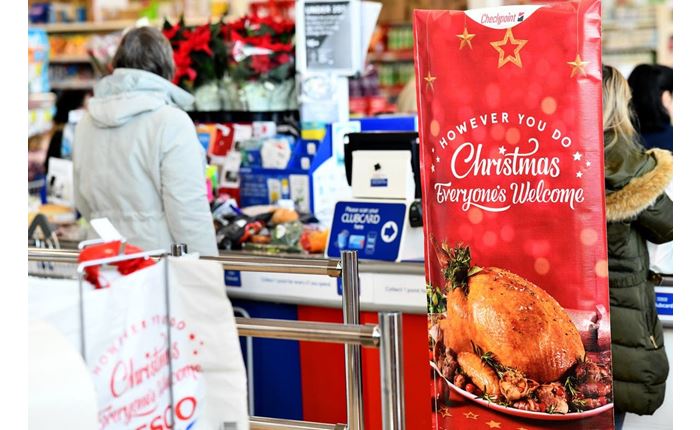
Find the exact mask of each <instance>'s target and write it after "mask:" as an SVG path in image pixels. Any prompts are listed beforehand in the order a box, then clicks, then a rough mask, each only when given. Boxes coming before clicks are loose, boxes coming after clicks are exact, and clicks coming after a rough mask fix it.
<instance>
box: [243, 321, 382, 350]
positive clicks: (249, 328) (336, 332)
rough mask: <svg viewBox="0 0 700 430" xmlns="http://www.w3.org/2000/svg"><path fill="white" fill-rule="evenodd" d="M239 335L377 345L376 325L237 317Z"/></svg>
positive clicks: (378, 335)
mask: <svg viewBox="0 0 700 430" xmlns="http://www.w3.org/2000/svg"><path fill="white" fill-rule="evenodd" d="M236 326H238V334H239V335H240V336H253V337H264V338H271V339H288V340H301V341H311V342H327V343H344V344H346V345H362V346H364V347H368V348H378V347H379V342H380V339H381V333H380V331H379V326H372V325H357V324H355V325H348V324H340V323H320V322H310V321H289V320H274V319H262V318H239V317H236Z"/></svg>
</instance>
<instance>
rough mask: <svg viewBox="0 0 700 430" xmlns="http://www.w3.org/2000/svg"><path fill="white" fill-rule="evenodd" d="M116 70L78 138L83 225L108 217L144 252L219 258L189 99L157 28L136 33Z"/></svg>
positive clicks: (99, 89) (101, 85)
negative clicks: (174, 248)
mask: <svg viewBox="0 0 700 430" xmlns="http://www.w3.org/2000/svg"><path fill="white" fill-rule="evenodd" d="M113 66H114V72H113V73H112V74H111V75H109V76H107V77H105V78H103V79H102V80H100V81H99V82H98V83H97V85H96V86H95V91H94V92H95V96H94V97H93V98H92V99H90V101H89V103H88V107H87V111H88V115H85V116H84V117H83V119H82V120H81V121H80V123H79V124H78V126H77V128H76V132H75V143H74V152H73V174H74V184H75V185H74V187H75V200H76V206H77V208H78V210H79V211H80V213H81V214H82V216H83V217H85V218H86V219H88V220H91V219H94V218H108V219H109V220H110V221H111V222H112V224H114V226H115V227H116V228H117V230H118V231H119V232H120V233H121V234H122V235H123V236H124V237H125V238H126V239H127V241H128V242H129V243H131V244H134V245H137V246H139V247H141V248H144V249H146V250H152V249H166V250H167V249H170V245H171V244H172V243H186V244H187V245H188V247H189V251H190V252H199V253H200V254H202V255H217V254H218V250H217V246H216V238H215V234H214V224H213V219H212V215H211V212H210V209H209V203H208V201H207V191H206V182H205V174H204V171H205V165H206V158H205V154H204V149H203V148H202V146H201V145H200V143H199V141H198V139H197V134H196V132H195V127H194V124H193V123H192V120H191V119H190V118H189V116H188V115H187V114H186V113H185V112H184V111H183V109H188V108H189V107H190V106H192V104H193V101H194V99H193V97H192V96H191V95H190V94H189V93H187V92H186V91H184V90H182V89H181V88H178V87H177V86H175V85H173V84H172V83H171V82H170V79H171V78H172V76H173V73H174V63H173V51H172V48H171V47H170V43H169V42H168V41H167V39H165V37H163V35H162V34H161V33H160V32H159V31H158V30H157V29H155V28H150V27H141V28H136V29H133V30H131V31H129V32H128V33H127V34H126V35H124V38H123V39H122V41H121V44H120V46H119V49H118V51H117V53H116V55H115V57H114V61H113Z"/></svg>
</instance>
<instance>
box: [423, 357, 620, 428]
mask: <svg viewBox="0 0 700 430" xmlns="http://www.w3.org/2000/svg"><path fill="white" fill-rule="evenodd" d="M430 366H431V367H432V368H433V369H434V370H435V372H437V374H438V375H440V378H442V379H443V380H444V382H446V383H447V385H448V386H449V387H450V389H451V390H452V391H454V392H456V393H458V394H459V395H461V396H463V397H466V398H467V399H469V400H472V401H474V402H476V403H478V404H480V405H482V406H484V407H487V408H489V409H493V410H496V411H499V412H502V413H504V414H508V415H513V416H516V417H521V418H530V419H537V420H542V421H574V420H580V419H584V418H590V417H593V416H596V415H599V414H602V413H603V412H605V411H608V410H610V409H612V408H613V404H612V403H608V404H607V405H604V406H601V407H599V408H595V409H591V410H588V411H583V412H569V413H567V414H548V413H545V412H531V411H525V410H522V409H516V408H510V407H507V406H502V405H499V404H497V403H493V402H489V401H487V400H484V399H482V398H480V397H479V396H477V395H476V394H473V393H470V392H468V391H465V390H463V389H461V388H459V387H457V386H456V385H454V384H453V383H452V382H450V381H448V380H447V378H445V377H444V376H442V373H440V371H439V370H438V367H437V365H436V364H435V363H434V362H433V361H431V362H430Z"/></svg>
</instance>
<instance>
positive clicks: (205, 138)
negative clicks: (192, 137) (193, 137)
mask: <svg viewBox="0 0 700 430" xmlns="http://www.w3.org/2000/svg"><path fill="white" fill-rule="evenodd" d="M197 137H198V138H199V143H201V144H202V147H203V148H204V150H205V151H206V150H208V149H209V144H210V143H211V142H210V140H211V135H210V134H209V133H197Z"/></svg>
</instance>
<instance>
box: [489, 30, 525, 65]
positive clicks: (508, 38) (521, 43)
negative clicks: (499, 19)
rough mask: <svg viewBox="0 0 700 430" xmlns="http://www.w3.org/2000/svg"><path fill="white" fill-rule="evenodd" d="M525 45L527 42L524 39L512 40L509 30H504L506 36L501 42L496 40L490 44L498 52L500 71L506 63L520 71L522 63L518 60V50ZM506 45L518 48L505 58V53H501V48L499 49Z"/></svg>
mask: <svg viewBox="0 0 700 430" xmlns="http://www.w3.org/2000/svg"><path fill="white" fill-rule="evenodd" d="M526 43H527V40H525V39H516V38H514V37H513V31H512V30H511V29H510V28H509V29H508V30H506V35H505V37H504V38H503V40H497V41H495V42H491V46H493V49H495V50H496V51H498V68H499V69H500V68H501V67H503V66H505V65H506V64H507V63H509V62H511V63H513V64H515V65H516V66H518V67H520V68H521V69H522V67H523V63H522V61H521V60H520V50H521V49H523V46H525V44H526ZM506 44H509V45H517V46H518V47H517V48H515V50H514V51H513V54H512V55H508V56H506V53H505V52H504V51H503V48H501V46H503V45H506Z"/></svg>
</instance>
